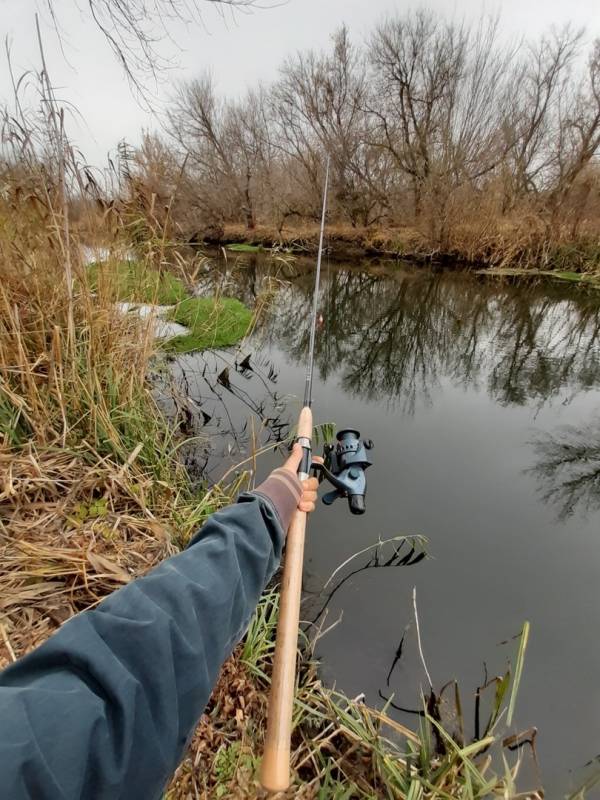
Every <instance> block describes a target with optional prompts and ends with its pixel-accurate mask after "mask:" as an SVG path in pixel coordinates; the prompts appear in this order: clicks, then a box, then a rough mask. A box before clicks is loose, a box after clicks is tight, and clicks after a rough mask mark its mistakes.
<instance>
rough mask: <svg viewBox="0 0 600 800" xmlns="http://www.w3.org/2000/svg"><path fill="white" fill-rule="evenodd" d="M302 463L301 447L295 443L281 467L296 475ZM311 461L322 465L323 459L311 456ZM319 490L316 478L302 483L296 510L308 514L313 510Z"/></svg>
mask: <svg viewBox="0 0 600 800" xmlns="http://www.w3.org/2000/svg"><path fill="white" fill-rule="evenodd" d="M301 461H302V447H301V445H299V444H298V443H297V442H296V444H295V445H294V446H293V448H292V452H291V453H290V456H289V458H288V459H287V461H286V462H285V464H284V465H283V469H285V470H287V471H288V472H291V473H292V474H293V475H297V474H298V467H299V466H300V463H301ZM313 461H319V462H321V463H323V459H322V458H320V457H319V456H313ZM318 488H319V481H318V479H317V478H307V479H306V480H305V481H302V496H301V497H300V500H299V501H298V508H299V509H300V511H305V512H306V513H307V514H310V512H311V511H314V510H315V503H316V501H317V489H318Z"/></svg>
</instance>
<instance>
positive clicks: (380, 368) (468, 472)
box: [173, 258, 600, 797]
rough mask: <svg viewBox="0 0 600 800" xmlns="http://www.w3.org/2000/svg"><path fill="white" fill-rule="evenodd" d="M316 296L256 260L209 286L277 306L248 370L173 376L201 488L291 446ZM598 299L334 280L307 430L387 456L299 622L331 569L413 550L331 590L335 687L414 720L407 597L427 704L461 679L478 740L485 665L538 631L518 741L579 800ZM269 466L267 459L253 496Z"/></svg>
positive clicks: (593, 521)
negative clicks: (413, 546)
mask: <svg viewBox="0 0 600 800" xmlns="http://www.w3.org/2000/svg"><path fill="white" fill-rule="evenodd" d="M313 278H314V276H313V273H312V269H310V268H308V267H307V266H306V265H304V264H302V263H301V262H296V263H295V264H294V265H293V266H287V265H284V264H282V263H281V262H266V261H261V260H257V259H255V258H249V259H248V258H247V259H241V260H237V261H236V262H231V261H230V262H229V263H228V265H227V266H226V267H215V268H214V269H213V270H211V271H210V272H209V273H207V276H206V279H205V281H204V284H203V288H206V289H208V288H209V287H211V288H214V282H215V281H217V282H218V283H219V287H220V290H221V291H224V292H225V293H228V294H233V295H236V296H238V297H240V298H241V299H242V300H244V301H245V302H247V303H250V304H255V303H256V302H257V298H258V301H259V302H260V303H261V304H264V302H265V290H266V289H268V290H269V293H270V294H269V298H268V304H267V306H266V308H263V313H262V316H261V321H260V323H259V325H258V327H257V329H256V331H255V333H254V334H253V336H252V337H251V339H250V340H249V341H247V342H246V343H244V345H243V346H242V348H241V349H240V350H239V351H237V352H232V351H230V352H227V353H217V354H211V355H208V356H199V355H193V356H185V357H183V358H181V359H179V360H178V361H177V362H176V363H175V364H174V365H173V369H174V374H175V375H176V377H177V383H178V385H179V390H180V398H179V403H180V405H184V406H186V404H187V407H188V408H191V411H192V417H193V419H192V418H191V417H190V414H189V413H187V414H186V412H185V411H183V412H181V413H182V420H183V423H184V424H187V425H188V426H191V427H192V428H193V429H194V430H195V431H196V432H198V420H200V423H201V428H202V430H201V432H202V433H204V434H211V435H212V438H211V439H210V443H208V444H206V445H205V446H203V447H196V448H195V449H194V448H190V450H189V452H188V459H189V460H190V461H194V464H195V466H196V467H197V468H198V469H199V470H200V471H202V470H204V473H205V474H207V475H208V476H209V478H210V479H216V478H218V477H220V476H221V475H222V474H223V473H224V472H225V471H226V470H227V469H230V468H231V467H232V466H233V465H234V464H236V463H238V462H239V461H240V460H241V459H242V458H246V457H250V455H251V452H252V448H253V446H256V445H257V444H270V445H273V444H275V443H276V442H277V441H280V440H281V439H283V438H285V437H286V436H287V435H288V433H289V431H290V424H292V425H293V422H294V418H295V415H296V414H297V410H298V408H299V402H298V399H297V398H298V395H300V393H301V391H302V389H303V379H304V361H305V358H306V352H307V349H308V308H309V303H310V294H311V291H312V284H313ZM598 300H599V298H598V296H597V295H594V294H585V293H583V292H582V291H581V290H573V289H572V288H570V287H567V286H565V287H563V286H560V285H558V284H548V283H544V284H542V283H539V284H535V283H528V284H519V285H511V284H509V283H493V282H492V281H490V280H488V279H484V278H482V277H477V276H474V275H469V274H465V273H456V272H439V271H435V270H432V269H428V268H418V269H417V268H411V267H409V266H407V265H400V264H394V265H381V264H380V265H374V266H371V267H369V268H365V267H364V265H350V264H348V265H345V264H344V265H336V266H333V265H330V266H329V267H328V268H327V269H326V270H325V274H324V279H323V286H322V292H321V297H320V314H321V315H322V322H321V324H320V327H319V332H318V337H317V357H316V367H315V397H314V409H315V421H316V422H319V423H325V422H334V423H336V425H337V427H338V428H342V427H356V428H358V429H360V430H361V432H362V433H363V435H364V436H366V437H368V438H371V439H373V440H374V442H375V450H374V451H373V458H374V461H375V465H374V466H373V467H372V468H371V469H370V470H369V473H368V478H369V492H368V498H367V514H366V515H365V516H364V517H353V516H351V515H350V514H349V513H348V509H347V506H346V504H345V502H344V501H338V502H337V503H336V504H335V505H334V506H333V507H331V508H326V507H325V506H319V508H318V510H317V512H316V513H315V514H313V515H312V517H311V520H310V531H309V536H308V542H307V551H306V568H305V591H306V596H307V599H308V604H307V606H306V610H305V615H306V616H307V617H308V616H310V614H311V613H312V612H313V611H314V610H315V609H316V608H318V607H319V604H320V603H321V602H322V589H323V585H324V584H325V582H326V581H327V578H328V577H329V575H330V574H331V573H332V572H333V570H334V569H335V568H336V567H337V566H338V565H339V564H340V563H341V562H343V561H344V560H345V559H347V558H349V557H350V556H351V555H352V554H354V553H356V552H357V551H359V550H362V549H364V548H366V547H368V546H369V545H371V544H374V543H375V542H377V540H378V538H379V537H380V538H382V539H386V538H389V537H393V536H396V535H399V534H422V535H424V536H426V537H427V539H428V541H429V545H428V550H429V553H430V558H428V559H426V560H423V561H421V562H420V563H418V564H416V565H415V566H413V567H410V568H405V567H393V566H388V567H385V566H383V562H381V563H380V565H379V566H371V567H370V568H368V569H364V570H361V571H359V572H357V573H356V574H355V575H354V576H352V577H351V578H350V579H348V580H347V581H346V582H345V583H344V584H343V585H342V586H341V588H340V589H339V591H337V592H336V594H335V595H334V597H333V598H332V600H331V602H330V603H329V607H328V611H327V616H326V622H325V625H326V626H328V625H330V624H331V623H333V622H334V621H335V620H337V619H339V622H338V623H337V625H335V627H334V628H333V629H332V630H331V631H330V632H329V633H328V634H327V635H326V636H325V637H323V638H322V639H321V640H320V641H319V644H318V654H319V655H320V656H321V658H322V660H323V665H324V666H323V669H324V674H325V677H326V678H327V680H328V681H329V682H330V683H335V684H336V685H337V686H338V687H339V688H340V689H341V690H343V691H344V692H345V693H347V694H348V695H350V696H356V695H359V694H364V696H365V698H366V701H367V702H368V703H370V704H374V705H379V706H381V705H383V702H384V701H383V700H382V696H384V697H389V696H391V695H393V699H394V702H395V703H396V704H397V705H399V706H402V707H409V708H414V707H417V706H418V695H419V690H420V687H423V688H426V679H425V673H424V669H423V666H422V664H421V661H420V658H419V656H418V650H417V641H416V636H415V625H414V613H413V606H412V592H413V587H415V588H416V594H417V602H418V613H419V622H420V629H421V636H422V644H423V651H424V655H425V659H426V662H427V666H428V668H429V672H430V673H431V676H432V679H433V682H434V685H435V686H436V687H437V688H438V689H439V688H440V687H441V686H442V685H443V684H445V683H446V682H447V681H449V680H451V679H457V680H458V681H459V683H460V686H461V690H462V693H463V699H464V703H465V716H466V717H467V721H466V722H467V729H468V730H467V734H468V735H472V733H473V725H472V722H471V720H472V713H473V703H472V700H471V698H472V695H473V693H474V691H475V690H476V688H477V686H479V685H481V684H482V682H483V681H484V670H485V668H484V662H485V664H486V666H487V670H488V672H489V675H493V674H501V673H502V671H503V669H504V668H505V666H506V663H507V660H508V659H509V658H510V657H512V656H513V655H514V653H515V647H516V645H515V642H514V641H513V640H512V637H514V636H515V635H516V634H518V633H519V631H520V630H521V627H522V625H523V622H524V621H525V620H529V621H530V623H531V639H530V645H529V649H528V653H527V659H526V665H525V671H524V675H523V680H522V684H521V690H520V693H519V699H518V712H517V715H516V720H515V723H514V725H513V731H514V732H517V731H519V730H522V729H525V728H529V727H530V726H536V727H537V728H538V730H539V733H538V736H537V750H538V755H539V758H540V763H541V770H542V775H543V780H544V784H545V786H546V789H547V796H549V797H558V796H562V794H563V793H564V792H565V791H567V789H572V788H574V787H575V785H576V783H577V781H578V780H579V779H580V778H581V775H582V774H583V773H582V767H583V765H584V764H585V762H587V761H588V759H592V758H593V757H595V756H596V755H597V754H598V753H599V752H600V686H599V683H598V675H600V644H599V643H598V637H597V629H598V617H599V614H598V609H599V605H600V603H599V599H598V594H599V588H598V587H599V577H600V529H599V524H598V523H599V521H600V513H599V507H600V499H599V498H600V423H599V422H598V417H597V416H596V414H597V411H598V403H599V400H600V348H599V339H598V330H599V326H600V313H599V302H598ZM247 356H249V360H246V361H245V360H244V359H246V357H247ZM218 376H220V377H218ZM189 398H191V401H190V400H189ZM190 402H191V405H189V403H190ZM200 410H201V411H202V412H203V413H202V414H199V411H200ZM186 420H187V422H186ZM190 432H194V431H193V430H192V431H190ZM279 462H280V455H278V454H274V453H273V454H267V455H265V456H263V457H261V458H260V459H259V461H258V466H257V469H258V473H259V478H260V477H262V475H264V474H265V473H266V472H267V471H268V469H269V468H270V467H271V466H273V465H274V464H275V463H279ZM252 463H253V462H252V459H250V461H249V462H248V465H250V466H252ZM368 560H369V555H366V556H364V557H362V558H361V559H357V560H356V561H355V562H353V564H352V566H353V567H354V568H357V567H360V566H363V565H364V564H365V563H366V562H367V561H368ZM350 571H351V567H349V568H347V569H346V570H345V571H344V572H343V573H341V575H342V576H343V575H347V574H348V573H349V572H350ZM321 619H323V617H322V618H321ZM405 632H406V636H405V640H404V646H403V651H402V658H401V659H400V661H399V662H398V663H397V664H396V665H395V667H394V669H393V671H392V672H391V675H390V668H391V666H392V663H393V661H394V656H395V654H396V652H397V648H398V644H399V642H400V640H401V638H402V636H403V634H404V633H405ZM398 713H399V715H400V717H401V718H402V721H404V722H406V723H407V724H409V725H416V724H417V722H416V718H415V717H412V716H410V715H408V714H403V713H401V712H398ZM528 780H529V778H528ZM534 780H535V777H534V776H533V777H531V781H530V782H532V783H533V782H534ZM524 788H529V787H527V786H526V787H524Z"/></svg>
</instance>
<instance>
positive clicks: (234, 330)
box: [164, 297, 252, 353]
mask: <svg viewBox="0 0 600 800" xmlns="http://www.w3.org/2000/svg"><path fill="white" fill-rule="evenodd" d="M167 318H168V319H169V320H171V321H172V322H178V323H179V324H180V325H185V326H186V328H189V329H190V333H189V334H186V335H183V336H176V337H175V338H174V339H170V340H169V341H167V342H165V344H164V347H165V349H166V350H169V351H171V352H176V353H187V352H190V351H191V350H206V349H208V348H212V347H229V346H230V345H232V344H235V343H236V342H239V340H240V339H242V338H243V337H244V335H245V334H246V331H247V330H248V328H249V326H250V323H251V321H252V312H251V311H250V309H248V308H246V306H245V305H244V304H243V303H240V301H239V300H235V299H234V298H231V297H222V298H220V299H219V300H214V299H213V298H209V297H188V298H186V299H185V300H183V301H182V302H181V303H179V304H178V305H177V306H176V307H175V308H174V309H173V310H172V311H171V312H169V314H168V317H167Z"/></svg>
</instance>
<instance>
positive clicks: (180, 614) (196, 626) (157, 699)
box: [0, 476, 300, 800]
mask: <svg viewBox="0 0 600 800" xmlns="http://www.w3.org/2000/svg"><path fill="white" fill-rule="evenodd" d="M292 477H293V476H292ZM279 484H280V485H281V481H279ZM292 484H293V485H294V486H295V489H294V491H295V493H296V495H297V496H299V493H300V488H299V487H300V484H299V483H298V482H297V481H296V480H295V479H294V480H293V481H292ZM263 487H266V488H263V490H262V491H261V490H260V487H259V493H257V494H246V495H242V497H241V498H240V500H239V502H238V503H237V504H236V505H234V506H230V507H229V508H227V509H225V510H223V511H221V512H218V513H217V514H214V515H213V516H212V517H211V518H210V520H209V521H208V522H207V523H206V524H205V525H204V527H203V528H202V529H201V531H200V533H199V534H197V536H196V537H195V538H194V540H193V541H192V543H191V545H190V546H189V547H188V549H187V550H185V551H184V552H182V553H179V554H178V555H176V556H174V557H173V558H170V559H168V560H167V561H165V562H163V563H162V564H161V565H160V566H158V567H157V568H156V569H154V570H153V571H152V572H150V573H149V574H148V575H146V576H145V577H143V578H140V579H138V580H136V581H134V582H132V583H131V584H129V585H127V586H125V587H123V588H122V589H120V590H119V591H117V592H115V593H114V594H112V595H111V596H110V597H108V598H107V599H106V600H104V601H103V602H102V603H101V604H100V605H99V606H98V607H97V608H96V609H94V610H91V611H86V612H84V613H82V614H79V615H78V616H76V617H74V618H73V619H72V620H70V621H69V622H67V623H65V624H64V625H63V626H62V628H61V629H60V630H59V631H58V632H57V633H56V634H54V636H52V637H51V638H50V639H48V641H46V642H45V643H44V644H43V645H41V647H39V648H38V649H37V650H35V651H33V652H32V653H30V654H29V655H27V656H25V657H24V658H23V659H21V660H20V661H18V662H17V663H16V664H14V665H12V666H10V667H8V668H7V669H6V670H4V672H3V673H1V674H0V796H2V797H6V798H10V800H25V798H27V800H29V798H31V799H32V800H33V799H35V800H75V798H77V800H79V799H80V798H81V800H109V799H110V800H116V798H123V799H125V798H126V799H127V800H137V799H138V798H139V800H153V798H159V797H161V794H162V791H163V789H164V787H165V785H166V783H167V781H168V780H169V778H170V777H171V775H172V773H173V772H174V770H175V769H176V767H177V765H178V763H179V761H180V760H181V758H182V756H183V753H184V750H185V747H186V744H187V742H188V740H189V738H190V736H191V734H192V733H193V730H194V727H195V725H196V723H197V721H198V719H199V717H200V715H201V714H202V712H203V710H204V708H205V705H206V703H207V700H208V698H209V695H210V692H211V689H212V687H213V685H214V683H215V681H216V678H217V676H218V672H219V668H220V666H221V664H222V663H223V661H224V660H225V659H226V658H227V656H228V655H229V654H230V652H231V650H232V649H233V647H234V646H235V644H236V643H237V642H238V641H239V639H240V638H241V636H242V635H243V633H244V632H245V630H246V628H247V625H248V623H249V620H250V617H251V615H252V613H253V611H254V609H255V607H256V605H257V603H258V600H259V597H260V594H261V592H262V590H263V588H264V587H265V585H266V584H267V582H268V580H269V578H270V577H271V575H272V574H273V572H274V570H275V568H276V567H277V564H278V562H279V559H280V556H281V549H282V544H283V538H284V529H285V528H287V526H288V523H289V517H290V516H291V513H292V510H293V506H294V503H292V502H291V501H289V498H288V505H287V506H286V505H285V503H284V504H283V505H280V504H278V502H277V498H275V496H274V495H272V494H271V493H270V490H269V484H268V481H267V482H266V483H265V484H263ZM291 490H292V489H290V491H291ZM276 491H280V487H278V489H277V490H276Z"/></svg>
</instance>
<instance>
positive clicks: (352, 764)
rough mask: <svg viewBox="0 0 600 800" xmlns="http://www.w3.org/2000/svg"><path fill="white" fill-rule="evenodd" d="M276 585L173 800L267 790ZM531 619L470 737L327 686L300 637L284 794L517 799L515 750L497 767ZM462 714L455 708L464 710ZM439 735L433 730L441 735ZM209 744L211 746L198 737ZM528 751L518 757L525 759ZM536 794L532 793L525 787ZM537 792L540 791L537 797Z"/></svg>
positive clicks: (224, 680) (367, 799)
mask: <svg viewBox="0 0 600 800" xmlns="http://www.w3.org/2000/svg"><path fill="white" fill-rule="evenodd" d="M278 610H279V592H278V590H277V588H273V589H271V590H269V591H268V592H266V593H265V595H264V596H263V598H262V600H261V602H260V604H259V607H258V609H257V611H256V614H255V615H254V618H253V620H252V621H251V624H250V628H249V630H248V633H247V635H246V638H245V641H244V642H243V644H242V645H240V646H239V647H238V649H237V651H236V652H235V653H234V655H233V657H232V658H231V659H230V661H229V662H228V663H227V664H226V665H225V667H224V670H223V673H222V676H221V679H220V681H219V683H218V685H217V686H216V687H215V690H214V692H213V695H212V697H211V700H210V703H209V707H208V709H207V714H206V716H205V717H203V720H202V722H201V725H200V728H199V730H198V732H197V734H196V735H197V741H196V744H197V746H198V747H199V748H200V749H199V750H197V751H194V752H195V753H196V755H195V760H194V755H193V754H190V756H189V757H188V758H186V759H185V760H184V762H183V763H182V765H181V766H180V768H179V769H178V771H177V773H176V775H175V777H174V779H173V782H172V784H171V787H170V790H169V792H168V793H167V799H168V800H176V799H177V798H180V797H187V796H190V797H235V796H240V797H248V798H258V797H262V796H263V794H262V791H261V788H260V786H259V783H258V769H259V765H260V757H261V754H262V747H263V743H264V729H265V721H266V712H267V697H268V691H269V685H270V675H271V668H272V658H273V651H274V642H275V632H276V626H277V618H278ZM527 633H528V627H526V628H524V630H523V634H522V635H521V637H520V640H519V647H518V653H517V668H516V670H515V674H514V677H513V678H512V679H511V673H510V671H509V672H507V676H505V678H504V679H503V682H502V687H503V691H502V692H498V691H496V695H495V698H494V700H493V701H492V704H491V705H492V708H491V712H490V721H489V723H488V726H486V730H485V732H484V735H483V736H482V737H481V738H480V739H478V740H476V741H470V742H464V741H463V739H462V737H461V735H460V734H459V733H457V732H453V733H450V732H448V730H446V729H445V728H444V727H443V726H442V725H441V724H440V722H439V721H438V720H437V719H436V718H434V717H433V716H432V715H431V714H430V713H429V711H428V709H429V710H431V708H432V706H431V704H427V703H425V704H424V709H425V717H424V722H423V725H422V727H421V730H420V731H419V732H415V731H413V730H410V729H408V728H406V727H405V726H403V725H402V724H400V723H399V722H397V721H395V720H394V719H392V718H391V717H390V716H389V715H388V714H387V712H386V711H385V710H383V711H376V710H374V709H371V708H369V707H368V706H366V705H365V704H364V703H363V702H361V701H360V700H350V699H348V698H347V697H345V696H344V695H343V694H341V693H339V692H337V691H333V690H330V689H327V688H326V687H324V686H323V685H322V683H321V681H320V679H319V675H318V665H317V664H316V662H315V661H314V659H313V658H312V655H311V648H310V643H309V642H308V640H307V639H306V638H303V639H301V647H300V658H299V672H298V684H297V689H296V696H295V708H294V717H293V734H292V758H291V767H292V785H291V787H290V789H289V791H288V792H286V793H285V794H284V795H279V797H286V798H292V797H294V798H296V797H298V798H307V799H308V798H323V799H324V800H330V798H338V800H343V799H344V798H348V800H350V798H352V800H372V799H373V798H376V797H377V798H379V797H381V798H390V800H392V799H393V798H398V799H399V800H424V799H425V798H431V800H433V798H446V799H448V798H450V799H452V798H464V800H475V798H484V797H495V796H497V797H516V796H517V790H516V786H515V780H516V773H517V769H518V762H519V760H520V759H519V758H517V760H516V763H515V764H513V766H512V767H508V765H507V766H506V769H505V770H503V771H500V772H495V771H494V770H493V769H492V756H494V758H497V761H496V763H498V764H503V763H505V764H507V761H506V760H503V758H502V755H503V753H505V752H507V751H506V749H505V746H504V739H503V732H502V723H503V721H504V720H505V719H506V713H507V708H508V707H510V708H511V709H512V708H514V701H515V698H516V694H517V691H518V685H519V680H520V675H521V670H522V666H523V656H524V652H525V648H526V645H527ZM461 714H462V712H461V711H459V715H461ZM436 735H437V738H436ZM203 742H204V743H205V742H210V743H211V747H210V748H202V746H201V745H202V743H203ZM522 757H523V756H522V755H521V758H522ZM527 796H528V797H530V798H535V797H536V796H537V795H536V794H535V792H532V793H531V794H528V795H527ZM540 796H541V795H540Z"/></svg>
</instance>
